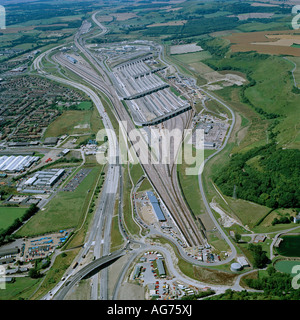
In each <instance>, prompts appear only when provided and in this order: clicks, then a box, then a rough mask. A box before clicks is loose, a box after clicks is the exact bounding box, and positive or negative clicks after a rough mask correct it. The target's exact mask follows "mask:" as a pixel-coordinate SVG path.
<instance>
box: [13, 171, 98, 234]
mask: <svg viewBox="0 0 300 320" xmlns="http://www.w3.org/2000/svg"><path fill="white" fill-rule="evenodd" d="M100 172H101V166H98V167H93V168H92V171H91V172H90V173H89V174H88V176H87V177H85V178H84V180H83V181H82V182H81V183H80V185H79V186H78V187H77V188H76V189H75V191H73V192H67V191H61V192H59V193H58V194H57V195H56V196H55V197H54V198H53V199H52V200H51V201H50V202H49V203H48V204H47V206H46V207H45V210H43V211H39V212H38V213H37V214H36V215H35V216H34V217H33V218H32V219H30V220H29V221H28V222H27V223H26V224H25V225H24V226H23V227H22V228H21V229H20V230H19V231H18V232H17V235H19V236H33V235H36V234H43V233H49V232H53V231H57V230H60V229H67V228H76V227H77V226H78V225H79V224H80V222H81V220H82V218H83V215H84V214H85V212H86V209H87V205H88V203H89V199H90V197H91V195H92V192H89V193H88V190H93V187H94V186H95V183H96V181H97V178H98V176H99V174H100Z"/></svg>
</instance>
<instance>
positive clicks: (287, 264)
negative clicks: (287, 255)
mask: <svg viewBox="0 0 300 320" xmlns="http://www.w3.org/2000/svg"><path fill="white" fill-rule="evenodd" d="M299 265H300V260H295V261H288V260H281V261H278V262H276V263H275V269H276V270H278V271H280V272H284V273H290V274H291V273H292V269H293V267H294V266H299Z"/></svg>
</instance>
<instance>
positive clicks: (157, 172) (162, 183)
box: [53, 45, 206, 246]
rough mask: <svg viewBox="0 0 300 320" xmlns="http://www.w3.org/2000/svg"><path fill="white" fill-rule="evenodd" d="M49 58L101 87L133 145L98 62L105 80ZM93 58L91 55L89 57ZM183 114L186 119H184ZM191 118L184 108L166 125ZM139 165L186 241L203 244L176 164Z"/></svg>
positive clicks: (122, 110)
mask: <svg viewBox="0 0 300 320" xmlns="http://www.w3.org/2000/svg"><path fill="white" fill-rule="evenodd" d="M79 46H80V45H79ZM80 47H81V46H80ZM80 49H81V50H84V48H82V47H81V48H80ZM83 52H84V51H83ZM86 57H87V58H88V59H89V58H90V54H87V55H86ZM53 59H54V60H56V62H58V63H59V64H61V65H63V66H65V67H67V68H68V69H70V70H71V71H73V72H74V73H75V74H78V75H80V76H81V77H82V78H83V79H84V80H85V81H87V82H88V83H90V84H91V85H93V86H94V87H96V88H97V89H99V90H101V91H102V92H103V93H104V94H105V95H106V96H107V97H108V98H109V99H110V101H111V102H112V106H113V108H114V111H115V112H114V113H115V115H116V116H117V117H116V118H117V120H119V121H126V122H127V137H128V140H129V141H130V143H131V145H132V146H133V148H134V145H133V143H132V141H131V139H130V137H129V132H130V131H131V130H134V129H135V126H134V124H133V122H132V120H131V118H130V116H129V115H128V113H127V111H126V110H125V108H124V107H123V105H122V103H121V102H120V100H119V99H118V98H117V94H116V92H112V91H114V88H112V86H107V84H110V81H109V79H108V76H107V74H106V73H105V72H104V71H103V70H102V69H101V68H100V66H99V65H97V70H99V72H101V75H102V77H103V79H104V81H105V79H106V78H107V81H105V83H104V81H103V80H102V79H101V78H100V77H97V76H96V74H95V73H94V72H93V74H91V73H90V72H89V71H87V70H86V69H85V68H84V67H77V65H74V64H72V63H70V62H68V60H66V59H64V57H63V56H61V55H59V56H54V57H53ZM89 60H90V59H89ZM93 60H95V59H94V58H93ZM94 62H96V61H94ZM97 63H98V62H97ZM100 70H101V71H100ZM186 117H187V119H186V120H185V118H186ZM175 119H176V120H175ZM191 120H192V112H191V111H188V112H186V113H184V114H181V115H178V116H177V117H175V118H172V119H170V120H168V121H169V122H170V123H169V124H168V126H170V129H174V128H175V127H176V126H177V124H178V121H181V130H182V134H183V130H184V129H185V128H188V127H189V126H190V123H191ZM168 121H166V122H168ZM166 122H165V123H166ZM145 150H147V153H149V150H148V146H147V149H145ZM136 152H137V150H136ZM176 152H177V151H176ZM148 159H150V154H149V155H148ZM141 165H142V167H143V169H144V171H145V173H146V175H147V177H148V179H149V180H150V182H151V183H152V185H153V186H155V188H156V191H157V193H158V194H159V196H160V198H161V199H162V201H163V202H164V204H165V205H166V207H167V209H168V211H169V212H170V213H171V215H172V217H173V218H174V220H175V221H176V223H177V226H178V227H179V229H180V231H181V232H182V234H183V235H184V237H185V239H186V242H187V244H188V245H189V246H198V245H203V244H204V243H205V242H206V241H205V239H204V238H203V236H202V233H201V231H200V229H199V228H198V226H197V224H196V222H195V221H194V219H193V217H192V215H191V212H190V210H189V208H188V207H187V205H186V203H185V200H184V199H183V197H182V194H181V190H180V187H179V185H178V180H177V172H176V164H175V163H174V162H173V163H172V164H168V165H164V164H158V165H155V164H143V163H141Z"/></svg>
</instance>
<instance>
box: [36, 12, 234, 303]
mask: <svg viewBox="0 0 300 320" xmlns="http://www.w3.org/2000/svg"><path fill="white" fill-rule="evenodd" d="M93 19H95V14H94V15H93ZM97 24H98V23H97ZM98 25H99V26H102V25H101V24H98ZM104 32H106V29H105V28H103V29H102V31H101V33H100V34H103V33H104ZM74 41H75V44H76V46H77V47H78V49H79V50H80V51H81V52H82V53H83V54H84V55H85V56H86V58H87V59H88V60H89V61H90V62H91V63H92V64H93V65H94V66H96V69H97V71H98V72H99V73H100V76H99V74H98V73H96V72H95V71H91V69H92V68H91V69H86V68H83V67H81V66H79V65H74V64H72V63H70V61H68V59H65V58H64V56H63V55H62V54H61V53H58V54H56V55H54V56H53V57H52V59H53V60H54V61H55V62H56V63H58V64H60V65H61V66H63V67H66V68H68V69H70V70H72V71H73V72H75V73H76V74H78V75H80V76H81V77H82V78H83V79H84V80H85V81H86V82H87V83H89V84H90V85H92V86H93V87H94V88H96V89H99V90H100V91H101V92H103V93H104V94H105V95H106V96H107V97H108V98H109V100H110V102H111V104H112V106H113V113H114V114H115V116H116V118H117V119H118V120H122V121H127V130H126V131H124V129H123V131H122V132H123V134H124V136H125V137H127V138H129V131H130V130H132V129H134V128H135V124H134V123H133V121H132V119H131V117H130V116H129V115H128V112H127V111H126V110H125V108H124V106H123V105H122V102H121V101H120V97H119V96H118V94H117V91H116V90H115V88H114V87H113V86H112V85H111V79H110V78H109V76H108V74H110V72H108V71H105V67H104V64H103V63H102V62H101V61H98V60H97V59H96V58H95V57H93V55H92V54H91V53H90V52H89V50H88V49H86V47H85V46H84V41H83V39H82V37H81V34H80V31H79V33H77V34H76V36H75V39H74ZM56 49H58V48H54V49H51V50H49V51H48V52H46V53H44V54H41V55H40V56H39V57H38V58H37V59H36V60H35V62H34V65H35V68H36V69H37V70H38V71H39V72H40V74H42V75H44V76H47V77H48V78H50V79H52V80H55V81H59V82H62V83H65V84H68V85H71V86H74V87H77V88H78V89H80V90H82V91H84V92H86V93H87V94H88V95H89V96H90V97H91V99H92V100H93V101H94V103H95V105H96V107H97V108H98V110H99V113H100V114H101V115H102V116H103V122H104V125H105V127H106V128H110V129H112V130H113V127H112V125H111V122H110V120H109V118H108V116H107V114H106V113H105V112H104V108H103V105H102V103H101V100H100V99H99V97H98V95H97V94H96V93H95V92H94V91H93V90H91V89H90V88H89V87H86V86H84V85H81V84H79V83H74V82H72V81H69V80H67V79H61V78H58V77H55V76H51V75H48V74H46V73H45V72H44V71H43V70H42V66H41V60H42V58H43V57H44V56H45V55H48V54H49V53H50V52H51V51H54V50H56ZM142 64H145V63H144V62H142ZM146 67H147V66H146ZM145 69H146V68H145V65H143V67H141V66H139V67H138V68H131V71H130V72H131V73H130V74H127V75H126V74H125V79H126V76H130V77H131V78H132V79H134V80H137V79H140V78H144V79H145V76H147V80H146V83H145V82H143V86H145V85H147V84H149V81H150V82H151V81H152V82H151V83H152V84H153V85H154V83H156V82H155V81H156V80H155V78H154V77H153V74H151V73H150V74H149V75H141V73H145V72H146V70H145ZM138 73H139V74H140V75H139V76H138V77H137V78H136V75H137V74H138ZM146 73H147V72H146ZM123 77H124V75H123ZM150 77H151V80H150V79H149V78H150ZM144 79H143V80H144ZM158 79H159V81H158V83H161V80H160V78H158ZM123 81H125V80H123ZM125 82H126V81H125ZM143 86H140V87H139V88H140V89H144V87H143ZM136 89H137V88H136V87H135V90H136ZM163 90H165V89H162V91H163ZM162 91H161V92H160V93H161V94H162ZM168 92H169V91H168ZM128 93H129V91H128ZM168 94H169V93H168ZM167 97H168V98H169V99H170V100H168V98H166V96H164V98H163V99H165V100H164V101H165V103H166V102H168V103H169V104H170V105H172V102H170V101H173V100H172V99H174V97H172V96H171V97H170V95H169V96H167ZM160 101H161V100H160ZM176 101H177V103H178V100H177V98H176ZM179 109H180V107H179ZM175 111H176V110H175ZM161 116H163V115H161ZM192 117H193V111H192V110H191V109H189V110H186V112H184V113H182V114H180V115H178V116H177V117H173V118H170V119H168V120H166V121H165V122H164V126H165V128H169V129H170V130H172V129H173V128H177V129H179V130H181V132H182V139H183V138H184V136H183V130H184V129H186V128H190V127H191V122H192ZM108 138H109V139H108V140H109V145H110V148H109V150H110V152H111V159H115V158H116V153H115V152H114V151H113V149H114V150H117V149H118V146H117V143H116V140H115V136H114V137H108ZM129 142H130V143H131V145H132V146H133V147H134V144H133V141H129ZM139 146H141V145H139ZM135 151H136V154H137V155H138V157H139V159H140V160H141V159H142V155H141V153H143V151H144V154H147V155H148V152H149V150H148V145H147V143H146V142H145V141H144V142H143V150H142V152H141V150H135ZM139 152H140V153H139ZM177 152H178V150H174V151H173V158H172V159H173V161H172V162H171V163H170V164H168V165H164V164H148V163H146V164H143V162H142V166H143V169H144V172H145V174H146V176H147V177H148V179H149V181H150V183H151V184H152V186H153V187H154V189H155V190H156V192H157V193H158V195H159V196H160V198H161V200H162V201H163V203H164V204H165V206H166V208H167V209H168V211H169V212H170V214H171V215H172V217H173V218H174V220H175V221H176V223H177V225H178V227H179V229H180V231H181V233H182V234H183V235H184V238H185V240H186V242H187V244H188V245H190V246H198V245H203V244H205V243H207V242H206V239H205V235H204V234H203V232H201V230H200V228H199V226H198V225H197V224H196V223H195V221H194V219H193V217H192V215H191V213H190V211H189V209H188V207H187V206H186V204H185V201H184V199H183V198H182V195H181V190H180V187H179V185H178V181H177V172H176V163H175V159H176V155H177ZM109 168H110V169H109V172H108V177H109V176H111V179H107V181H109V182H110V185H111V184H112V181H114V183H113V184H114V186H115V187H114V188H113V189H111V190H110V191H109V192H106V195H105V196H104V200H103V199H101V200H102V202H103V203H105V205H103V206H102V210H101V206H100V207H99V208H98V210H97V212H98V214H96V215H95V223H94V224H93V226H92V232H91V233H90V236H89V237H90V238H89V240H88V242H87V244H86V247H85V249H84V250H89V249H91V247H92V245H93V243H97V247H96V246H95V248H94V250H95V251H94V253H95V257H96V259H97V261H98V262H99V259H101V257H100V255H102V258H103V257H109V241H104V243H106V245H105V246H103V248H102V253H100V252H101V249H100V244H103V241H102V240H101V239H105V240H106V239H109V238H110V223H111V217H112V214H111V212H113V206H110V209H109V210H106V208H107V205H109V203H113V204H114V202H115V199H116V193H117V189H118V185H119V178H121V176H122V175H121V174H120V173H121V171H122V170H121V168H120V166H109ZM109 182H107V183H108V184H109ZM107 188H111V187H109V186H107ZM204 196H205V195H204ZM107 211H109V212H110V214H109V215H108V216H106V218H105V219H104V216H105V215H104V214H103V213H104V212H107ZM121 211H122V205H121V204H120V205H119V215H120V219H119V221H121V216H122V214H120V212H121ZM103 219H104V220H103ZM96 221H98V223H96ZM109 221H110V222H109ZM106 223H107V225H106ZM119 223H120V222H119ZM123 229H124V228H123ZM99 234H100V235H101V236H100V237H99ZM122 234H123V236H124V238H126V239H128V235H127V234H126V233H124V230H123V233H122ZM102 236H103V238H102ZM225 239H226V238H225ZM231 248H232V247H231ZM233 248H234V247H233ZM235 253H236V252H235V251H234V250H232V255H231V256H229V257H228V258H227V259H226V260H224V261H222V263H227V262H228V261H230V260H231V259H232V257H233V256H234V255H235ZM182 256H183V257H184V258H185V259H186V260H187V261H189V260H190V259H189V257H187V256H186V255H185V254H184V252H182ZM107 259H108V261H110V260H113V259H114V256H112V257H111V256H110V258H107ZM108 261H106V262H108ZM190 262H191V261H190ZM193 263H194V264H199V265H203V264H204V265H205V263H201V262H198V261H197V262H195V261H193ZM220 264H221V263H220ZM98 267H99V266H98ZM104 270H105V269H104ZM75 275H76V273H75ZM81 278H82V277H80V276H78V277H76V278H75V276H74V284H75V283H76V282H77V281H79V280H80V279H81ZM75 279H77V280H76V281H75ZM78 279H79V280H78ZM101 279H104V280H103V282H102V284H101V285H100V288H104V291H105V292H106V294H105V293H103V294H100V298H102V299H105V298H107V287H106V285H105V283H106V282H107V275H106V276H105V277H104V278H103V277H102V278H101ZM72 281H73V280H72ZM72 283H73V282H72ZM69 284H70V283H69ZM61 286H62V284H61ZM64 287H68V286H64ZM68 289H70V287H69V288H68ZM64 290H66V291H68V290H67V289H64ZM95 298H97V292H95Z"/></svg>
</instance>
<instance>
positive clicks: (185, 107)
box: [142, 104, 192, 127]
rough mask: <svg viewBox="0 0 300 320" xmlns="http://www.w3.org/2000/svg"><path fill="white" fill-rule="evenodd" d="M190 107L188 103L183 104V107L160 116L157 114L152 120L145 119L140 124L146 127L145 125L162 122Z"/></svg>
mask: <svg viewBox="0 0 300 320" xmlns="http://www.w3.org/2000/svg"><path fill="white" fill-rule="evenodd" d="M191 109H192V107H191V106H190V105H189V104H187V105H184V106H183V107H181V108H178V109H177V110H175V111H172V112H169V113H167V114H164V115H162V116H159V117H157V118H155V119H153V120H150V121H147V122H143V123H142V126H143V127H146V126H154V125H157V124H159V123H162V122H164V121H167V120H169V119H171V118H174V117H176V116H178V115H179V114H181V113H184V112H186V111H188V110H191Z"/></svg>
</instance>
